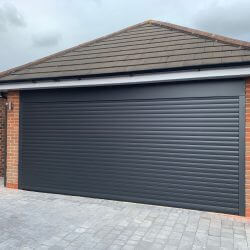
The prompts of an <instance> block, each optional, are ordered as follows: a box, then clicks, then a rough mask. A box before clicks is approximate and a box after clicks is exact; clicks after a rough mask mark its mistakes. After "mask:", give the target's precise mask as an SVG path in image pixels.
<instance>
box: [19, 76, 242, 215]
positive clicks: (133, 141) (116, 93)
mask: <svg viewBox="0 0 250 250" xmlns="http://www.w3.org/2000/svg"><path fill="white" fill-rule="evenodd" d="M241 121H243V122H242V123H241ZM20 123H21V124H20V134H21V138H20V164H19V165H20V171H19V172H20V176H19V178H20V188H22V189H27V190H36V191H45V192H55V193H63V194H72V195H82V196H89V197H98V198H106V199H115V200H125V201H133V202H142V203H150V204H159V205H167V206H174V207H183V208H191V209H199V210H208V211H217V212H225V213H232V214H243V213H244V188H243V186H244V161H243V158H244V157H243V156H244V83H243V82H241V81H226V82H200V83H197V82H195V83H176V84H154V85H153V84H151V85H145V86H142V85H136V86H135V85H134V86H116V87H95V88H76V89H61V90H39V91H24V92H22V93H21V116H20Z"/></svg>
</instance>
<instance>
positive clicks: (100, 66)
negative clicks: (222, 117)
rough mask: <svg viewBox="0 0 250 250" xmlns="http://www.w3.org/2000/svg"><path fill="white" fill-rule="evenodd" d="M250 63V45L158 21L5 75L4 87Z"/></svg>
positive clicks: (2, 77)
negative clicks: (49, 79)
mask: <svg viewBox="0 0 250 250" xmlns="http://www.w3.org/2000/svg"><path fill="white" fill-rule="evenodd" d="M242 62H248V63H250V43H248V42H244V41H239V40H235V39H230V38H226V37H222V36H219V35H213V34H210V33H206V32H202V31H198V30H194V29H189V28H185V27H182V26H178V25H174V24H170V23H163V22H158V21H146V22H143V23H141V24H137V25H135V26H132V27H129V28H126V29H123V30H121V31H118V32H115V33H113V34H111V35H108V36H105V37H101V38H99V39H95V40H93V41H90V42H87V43H84V44H81V45H78V46H76V47H73V48H71V49H67V50H65V51H62V52H59V53H56V54H54V55H51V56H48V57H46V58H42V59H40V60H37V61H35V62H32V63H29V64H26V65H23V66H20V67H17V68H14V69H11V70H8V71H6V72H3V73H0V81H1V82H6V81H21V80H37V79H45V78H46V79H47V78H64V77H77V78H79V77H85V76H91V75H98V74H107V73H108V74H112V73H122V72H127V73H129V72H135V71H147V70H153V69H161V70H164V69H172V68H182V67H192V66H202V65H215V64H224V63H242Z"/></svg>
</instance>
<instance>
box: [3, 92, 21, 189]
mask: <svg viewBox="0 0 250 250" xmlns="http://www.w3.org/2000/svg"><path fill="white" fill-rule="evenodd" d="M7 101H8V102H11V103H12V110H8V112H7V159H6V160H7V164H6V165H7V171H6V180H7V181H6V186H7V187H8V188H14V189H17V188H18V157H19V156H18V142H19V92H18V91H11V92H8V96H7Z"/></svg>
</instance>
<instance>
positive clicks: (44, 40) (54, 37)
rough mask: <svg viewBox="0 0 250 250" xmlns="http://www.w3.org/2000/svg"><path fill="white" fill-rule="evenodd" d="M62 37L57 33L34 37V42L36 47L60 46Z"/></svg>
mask: <svg viewBox="0 0 250 250" xmlns="http://www.w3.org/2000/svg"><path fill="white" fill-rule="evenodd" d="M61 38H62V36H61V35H60V34H59V33H57V32H50V33H47V34H41V33H40V34H36V35H33V37H32V41H33V45H34V46H35V47H52V46H56V45H58V44H59V42H60V40H61Z"/></svg>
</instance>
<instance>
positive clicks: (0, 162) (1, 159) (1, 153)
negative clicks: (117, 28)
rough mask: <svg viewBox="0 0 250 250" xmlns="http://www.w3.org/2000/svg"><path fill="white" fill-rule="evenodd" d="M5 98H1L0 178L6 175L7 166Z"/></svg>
mask: <svg viewBox="0 0 250 250" xmlns="http://www.w3.org/2000/svg"><path fill="white" fill-rule="evenodd" d="M5 102H6V100H5V99H4V98H0V177H1V176H3V175H4V166H5V138H6V135H5V132H6V127H5V126H6V112H5Z"/></svg>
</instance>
